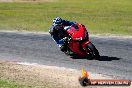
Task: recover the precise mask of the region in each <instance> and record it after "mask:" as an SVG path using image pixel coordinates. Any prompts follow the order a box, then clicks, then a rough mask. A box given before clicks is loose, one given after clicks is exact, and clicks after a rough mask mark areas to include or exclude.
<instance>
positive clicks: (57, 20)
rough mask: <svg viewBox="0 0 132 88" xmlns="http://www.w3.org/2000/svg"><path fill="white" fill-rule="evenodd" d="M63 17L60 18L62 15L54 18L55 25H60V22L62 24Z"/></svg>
mask: <svg viewBox="0 0 132 88" xmlns="http://www.w3.org/2000/svg"><path fill="white" fill-rule="evenodd" d="M62 21H63V20H62V19H61V18H60V17H58V16H57V17H56V18H54V20H53V25H60V24H62Z"/></svg>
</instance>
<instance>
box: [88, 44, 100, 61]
mask: <svg viewBox="0 0 132 88" xmlns="http://www.w3.org/2000/svg"><path fill="white" fill-rule="evenodd" d="M87 49H88V57H89V58H90V59H97V60H100V55H99V52H98V50H97V49H96V47H95V46H94V45H93V44H92V43H89V44H88V45H87Z"/></svg>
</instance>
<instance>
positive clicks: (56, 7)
mask: <svg viewBox="0 0 132 88" xmlns="http://www.w3.org/2000/svg"><path fill="white" fill-rule="evenodd" d="M131 3H132V0H57V1H54V2H43V3H42V2H35V3H26V2H24V3H20V2H12V3H0V30H18V31H37V32H38V31H46V32H47V31H48V30H49V28H50V26H51V24H52V20H53V18H54V17H55V16H60V17H62V18H63V19H67V20H71V21H75V22H76V21H77V22H79V23H82V24H84V25H86V27H87V28H88V30H89V31H90V33H91V34H101V33H103V34H105V33H110V34H121V35H132V6H131V5H132V4H131Z"/></svg>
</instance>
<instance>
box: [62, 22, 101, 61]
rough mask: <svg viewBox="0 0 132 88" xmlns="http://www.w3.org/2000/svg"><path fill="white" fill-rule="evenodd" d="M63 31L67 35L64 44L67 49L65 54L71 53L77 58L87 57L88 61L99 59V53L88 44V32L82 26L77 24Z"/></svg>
mask: <svg viewBox="0 0 132 88" xmlns="http://www.w3.org/2000/svg"><path fill="white" fill-rule="evenodd" d="M64 29H65V30H67V32H68V34H69V35H68V37H67V40H66V44H65V45H67V47H68V51H67V52H73V53H74V54H75V55H77V56H79V57H88V59H100V55H99V52H98V50H97V49H96V47H95V46H94V45H93V44H92V43H91V42H90V40H89V35H88V32H87V30H86V28H85V26H84V25H81V24H79V23H77V24H76V25H72V26H70V27H65V28H64ZM68 54H69V53H68Z"/></svg>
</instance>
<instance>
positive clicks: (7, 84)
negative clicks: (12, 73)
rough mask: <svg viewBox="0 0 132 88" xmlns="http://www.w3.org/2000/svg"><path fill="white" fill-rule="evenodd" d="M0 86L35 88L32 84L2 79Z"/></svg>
mask: <svg viewBox="0 0 132 88" xmlns="http://www.w3.org/2000/svg"><path fill="white" fill-rule="evenodd" d="M0 88H33V87H32V86H27V85H20V84H17V83H15V82H11V81H7V80H0Z"/></svg>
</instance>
